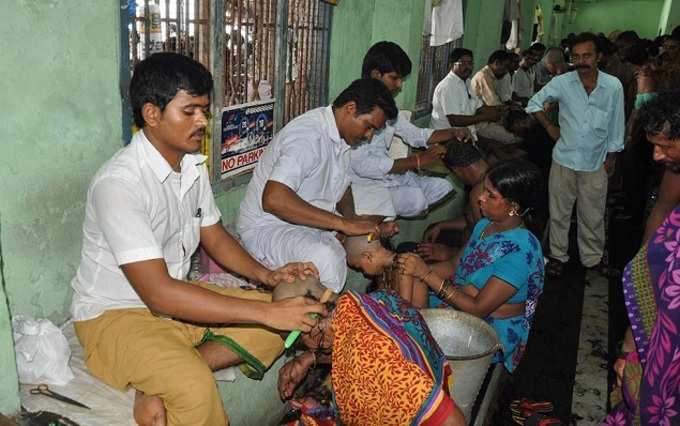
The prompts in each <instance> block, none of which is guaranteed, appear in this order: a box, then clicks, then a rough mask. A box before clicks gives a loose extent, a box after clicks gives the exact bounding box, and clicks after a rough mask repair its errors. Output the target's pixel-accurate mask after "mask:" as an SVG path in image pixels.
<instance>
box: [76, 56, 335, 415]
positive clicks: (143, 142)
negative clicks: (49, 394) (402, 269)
mask: <svg viewBox="0 0 680 426" xmlns="http://www.w3.org/2000/svg"><path fill="white" fill-rule="evenodd" d="M211 90H212V77H211V76H210V73H209V72H208V70H207V69H205V67H203V65H201V64H199V63H198V62H196V61H194V60H192V59H189V58H187V57H184V56H181V55H177V54H174V53H158V54H155V55H152V56H150V57H149V58H147V59H145V60H144V61H142V62H140V63H139V64H138V65H137V66H136V67H135V70H134V75H133V77H132V81H131V83H130V99H131V102H132V108H133V113H134V118H135V124H136V125H137V126H138V127H139V128H140V129H141V130H140V131H138V132H137V133H136V134H135V135H134V136H133V138H132V141H131V143H130V144H129V145H128V146H126V147H125V148H123V149H121V150H120V151H118V153H117V154H116V155H115V156H114V157H113V158H112V159H111V160H109V161H108V162H107V163H106V164H104V165H103V166H102V167H101V168H100V169H99V171H98V172H97V174H96V175H95V177H94V178H93V179H92V182H91V184H90V187H89V189H88V193H87V203H86V210H85V222H84V224H83V234H84V238H83V249H82V259H81V262H80V266H79V267H78V271H77V274H76V277H75V278H74V279H73V281H72V284H71V285H72V287H73V290H74V295H73V303H72V307H71V313H72V316H73V319H74V321H75V330H76V334H77V336H78V339H79V340H80V342H81V344H82V345H83V347H84V349H85V354H86V363H87V366H88V369H89V370H90V372H91V373H92V374H93V375H94V376H96V377H98V378H99V379H101V380H102V381H104V382H105V383H107V384H109V385H111V386H113V387H115V388H117V389H120V390H124V389H126V388H127V387H128V386H132V387H134V388H135V389H136V390H137V397H136V399H135V405H134V417H135V420H136V421H137V423H139V424H142V425H146V424H165V423H166V421H167V423H168V424H192V425H205V424H222V425H223V424H225V423H226V421H227V420H226V416H225V412H224V408H223V406H222V400H221V398H220V395H219V393H218V391H217V387H216V385H215V381H214V379H213V376H212V371H213V370H216V369H219V368H224V367H227V366H230V365H235V364H240V363H246V364H247V366H248V367H249V368H250V369H251V372H252V373H253V374H254V375H256V376H257V375H261V374H263V373H264V371H265V370H266V368H267V367H268V365H270V364H271V363H272V362H273V361H274V360H275V359H276V358H277V357H278V356H279V355H280V354H281V352H282V350H283V342H282V340H281V338H280V337H279V336H278V334H276V333H273V332H271V331H269V330H270V329H278V330H294V329H301V330H302V331H308V330H310V329H311V326H312V325H313V324H314V320H312V319H310V318H309V314H310V313H312V312H317V313H321V314H323V313H324V311H325V309H324V308H323V306H321V305H318V304H310V303H311V302H310V301H309V300H308V299H303V298H299V299H296V300H294V301H291V302H289V303H271V294H269V293H263V292H259V291H244V290H240V289H220V288H219V287H217V286H212V285H209V284H193V283H189V282H187V281H186V279H187V274H188V272H189V264H190V258H191V255H192V253H193V252H194V251H195V250H196V248H197V247H198V244H199V242H200V244H201V245H202V246H203V248H205V250H206V251H207V252H208V253H209V254H210V255H211V256H213V258H214V259H215V260H216V261H218V262H219V263H220V264H222V265H223V266H225V267H227V268H229V269H231V270H233V271H234V272H236V273H239V274H241V275H243V276H246V277H248V278H251V279H253V280H257V281H259V282H261V283H263V284H264V285H266V286H269V287H274V286H276V285H277V284H279V283H281V282H284V281H288V282H291V281H293V280H294V279H295V277H296V276H300V275H303V276H305V275H313V274H315V273H316V271H314V267H313V265H311V264H306V263H297V264H290V265H286V266H285V267H283V268H281V269H279V270H277V271H271V270H269V269H267V268H265V267H264V266H262V265H261V264H259V263H258V262H257V261H255V260H254V259H253V258H252V257H250V256H249V255H248V253H247V252H246V251H245V250H244V249H243V248H241V246H240V245H239V244H238V242H236V240H235V239H234V238H233V237H231V236H230V235H229V234H227V232H226V231H225V230H224V228H223V227H222V225H221V224H220V223H219V219H220V213H219V211H218V210H217V208H216V206H215V201H214V198H213V194H212V190H211V187H210V182H209V180H208V172H207V168H206V166H205V160H206V157H204V156H202V155H198V154H194V153H195V152H197V151H198V150H199V148H200V146H201V141H202V139H203V136H204V134H205V129H206V126H207V125H208V115H209V112H208V111H209V108H210V98H209V94H210V91H211ZM284 285H285V284H284ZM197 324H204V325H201V326H199V325H197ZM242 324H246V326H243V325H242ZM248 324H250V325H248ZM206 325H210V329H208V328H207V327H206ZM253 325H262V326H266V327H267V328H264V327H262V328H261V327H254V326H253ZM245 366H246V365H244V367H245Z"/></svg>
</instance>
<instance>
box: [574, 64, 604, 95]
mask: <svg viewBox="0 0 680 426" xmlns="http://www.w3.org/2000/svg"><path fill="white" fill-rule="evenodd" d="M569 74H571V82H572V83H574V84H575V83H578V84H580V85H581V86H583V83H582V82H581V79H580V78H579V76H578V71H576V70H574V71H570V72H569ZM602 80H603V78H602V71H600V70H597V82H596V83H595V88H594V89H593V92H594V91H595V90H597V89H598V88H599V87H601V86H602V84H603V83H602ZM593 92H590V93H591V94H592V93H593Z"/></svg>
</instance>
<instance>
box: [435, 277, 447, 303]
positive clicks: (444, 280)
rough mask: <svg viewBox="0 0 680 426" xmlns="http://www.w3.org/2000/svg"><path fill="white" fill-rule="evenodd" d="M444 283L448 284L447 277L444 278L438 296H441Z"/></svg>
mask: <svg viewBox="0 0 680 426" xmlns="http://www.w3.org/2000/svg"><path fill="white" fill-rule="evenodd" d="M444 284H446V278H444V279H443V280H442V283H441V284H440V285H439V290H437V296H439V297H440V298H441V294H442V290H443V289H444Z"/></svg>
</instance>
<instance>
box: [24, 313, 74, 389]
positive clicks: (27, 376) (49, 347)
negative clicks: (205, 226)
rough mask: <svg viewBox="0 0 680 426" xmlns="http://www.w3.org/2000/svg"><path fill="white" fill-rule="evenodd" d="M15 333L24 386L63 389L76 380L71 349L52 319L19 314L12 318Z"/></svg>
mask: <svg viewBox="0 0 680 426" xmlns="http://www.w3.org/2000/svg"><path fill="white" fill-rule="evenodd" d="M12 330H13V334H14V352H15V353H16V358H17V371H18V373H19V381H20V382H21V383H31V384H37V383H45V384H50V385H55V386H64V385H66V384H67V383H68V382H69V381H71V379H73V371H71V367H69V365H68V361H69V359H70V358H71V348H70V347H69V345H68V341H67V340H66V337H64V334H63V333H62V332H61V330H60V329H59V328H58V327H57V326H56V325H54V324H52V322H51V321H50V320H47V319H41V320H34V319H32V318H27V317H23V316H20V315H18V316H16V317H15V318H13V319H12Z"/></svg>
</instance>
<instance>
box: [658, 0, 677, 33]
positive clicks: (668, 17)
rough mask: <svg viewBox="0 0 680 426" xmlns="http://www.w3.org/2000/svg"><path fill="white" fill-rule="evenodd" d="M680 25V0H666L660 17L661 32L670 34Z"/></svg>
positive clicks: (659, 30) (659, 31)
mask: <svg viewBox="0 0 680 426" xmlns="http://www.w3.org/2000/svg"><path fill="white" fill-rule="evenodd" d="M678 25H680V0H665V1H664V2H663V6H662V9H661V16H660V18H659V29H658V33H659V34H670V32H671V31H673V28H675V27H676V26H678Z"/></svg>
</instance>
